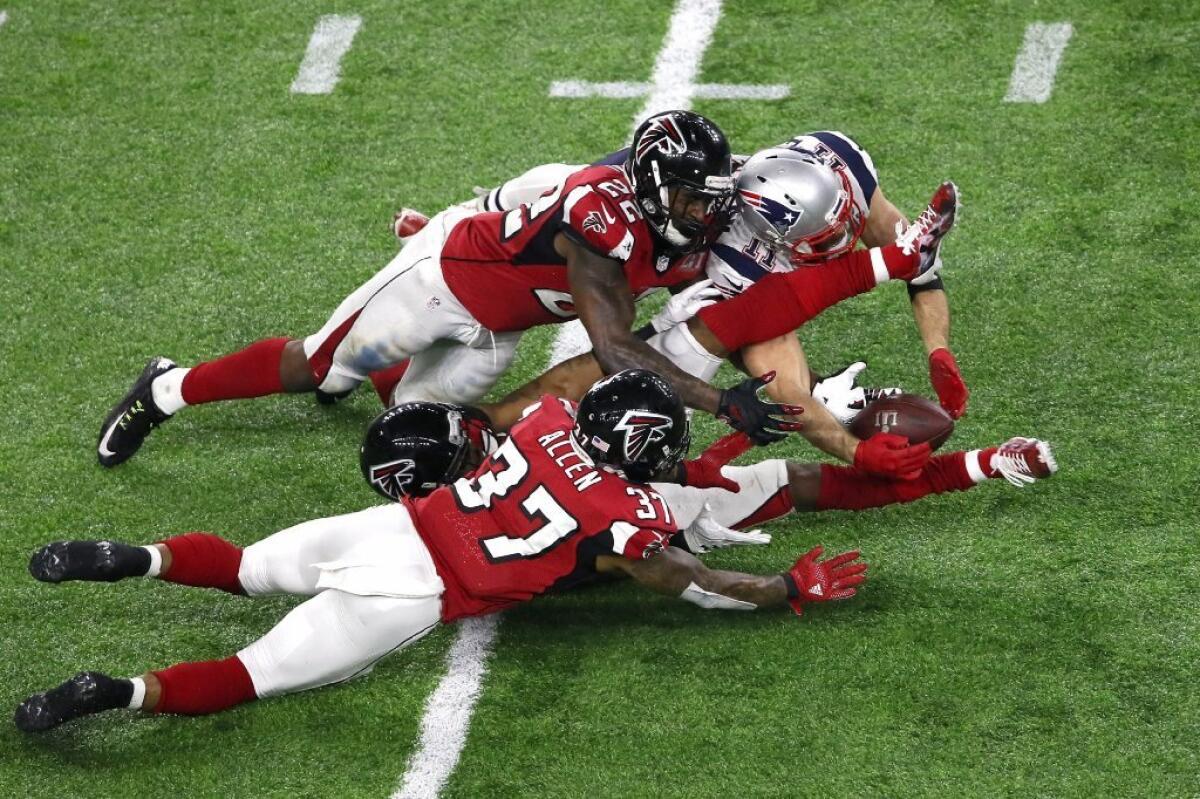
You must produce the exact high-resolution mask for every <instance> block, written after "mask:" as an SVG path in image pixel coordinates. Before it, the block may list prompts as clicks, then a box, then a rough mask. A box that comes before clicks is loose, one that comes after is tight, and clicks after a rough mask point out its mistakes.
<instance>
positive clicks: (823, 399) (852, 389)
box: [812, 361, 900, 424]
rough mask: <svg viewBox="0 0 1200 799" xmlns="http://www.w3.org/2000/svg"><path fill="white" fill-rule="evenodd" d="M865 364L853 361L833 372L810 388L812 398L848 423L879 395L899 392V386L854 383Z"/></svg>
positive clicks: (884, 395) (844, 422)
mask: <svg viewBox="0 0 1200 799" xmlns="http://www.w3.org/2000/svg"><path fill="white" fill-rule="evenodd" d="M866 368H867V364H866V363H865V362H863V361H855V362H854V363H852V364H850V365H849V366H847V367H846V368H845V369H843V370H842V371H840V372H835V373H834V374H832V375H830V376H829V377H827V378H825V379H824V380H822V381H820V382H819V383H817V384H816V385H815V386H813V388H812V395H813V398H814V399H816V400H817V401H818V402H820V403H821V404H822V405H824V406H825V407H826V408H827V409H828V410H829V412H830V413H832V414H833V415H834V417H835V418H836V419H837V420H838V421H839V422H841V423H842V424H850V423H851V422H853V421H854V419H855V417H857V416H858V413H859V411H861V410H862V409H863V408H865V407H866V406H867V404H868V403H870V402H873V401H874V400H877V399H879V398H880V397H890V396H893V395H895V394H899V393H900V389H899V387H892V388H864V387H862V386H856V385H854V383H855V381H856V380H858V376H859V375H860V374H861V373H862V371H863V370H864V369H866Z"/></svg>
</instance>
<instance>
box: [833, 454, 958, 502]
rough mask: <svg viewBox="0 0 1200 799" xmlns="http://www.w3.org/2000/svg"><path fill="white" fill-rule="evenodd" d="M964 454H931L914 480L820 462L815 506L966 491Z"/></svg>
mask: <svg viewBox="0 0 1200 799" xmlns="http://www.w3.org/2000/svg"><path fill="white" fill-rule="evenodd" d="M965 454H966V453H963V452H951V453H949V454H948V455H937V456H935V457H933V458H932V459H930V461H929V463H928V465H926V467H925V468H924V470H922V472H921V476H920V477H918V478H917V479H916V480H886V479H884V478H881V477H870V476H868V475H865V474H863V473H862V472H859V471H857V470H856V469H852V468H850V467H848V466H830V465H828V464H826V465H823V466H822V467H821V492H820V494H819V495H818V496H817V510H863V509H864V508H878V507H881V506H883V505H891V504H893V503H897V502H912V501H913V500H917V499H920V498H921V497H924V496H928V495H929V494H944V493H946V492H948V491H966V490H967V489H968V488H971V487H973V486H974V485H975V481H974V480H972V479H971V475H969V474H968V473H967V466H966V459H965V457H964V456H965Z"/></svg>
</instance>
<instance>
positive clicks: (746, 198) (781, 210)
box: [737, 147, 866, 266]
mask: <svg viewBox="0 0 1200 799" xmlns="http://www.w3.org/2000/svg"><path fill="white" fill-rule="evenodd" d="M737 199H738V205H739V208H740V210H741V213H742V218H743V219H745V220H746V224H747V225H748V226H749V227H750V231H751V232H752V233H753V234H754V236H755V237H756V238H758V239H760V240H761V241H763V242H764V243H765V244H767V245H768V246H770V247H771V248H772V249H774V250H776V251H778V252H784V253H787V255H788V258H789V260H790V261H791V262H792V264H794V265H796V266H804V265H811V264H815V263H820V262H821V261H825V260H828V259H830V258H835V257H837V256H839V255H843V254H844V253H847V252H849V251H850V250H852V249H854V245H855V244H857V243H858V238H859V236H861V235H862V231H863V226H864V225H865V224H866V209H863V208H860V207H859V206H858V203H856V202H855V201H854V193H853V191H852V190H851V188H850V176H849V175H848V174H847V172H846V168H845V166H844V165H842V164H841V163H840V162H834V161H830V160H824V159H821V158H819V157H817V156H814V155H812V154H810V153H801V152H797V151H795V150H790V149H787V148H785V147H771V148H769V149H766V150H760V151H759V152H757V153H755V154H754V155H752V156H751V157H750V159H749V160H747V161H746V164H745V165H744V166H743V167H742V171H741V173H740V174H739V175H738V180H737Z"/></svg>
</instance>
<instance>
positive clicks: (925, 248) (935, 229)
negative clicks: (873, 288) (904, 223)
mask: <svg viewBox="0 0 1200 799" xmlns="http://www.w3.org/2000/svg"><path fill="white" fill-rule="evenodd" d="M957 212H958V186H955V185H954V184H953V183H952V182H950V181H946V182H945V183H943V184H942V185H940V186H938V188H937V191H935V192H934V193H933V199H931V200H930V201H929V205H928V206H926V208H925V210H924V211H922V212H921V215H920V216H918V217H917V218H916V221H914V222H913V223H912V224H911V225H909V226H908V227H907V228H906V229H905V230H904V231H903V232H901V233H900V235H899V236H897V237H896V246H897V247H899V248H900V250H901V251H902V252H903V253H904V254H905V255H912V254H913V253H914V252H916V253H917V254H918V256H919V257H920V262H919V263H918V264H917V271H916V274H914V275H913V276H912V277H911V278H909V279H908V282H909V283H912V284H913V285H920V284H922V283H928V282H929V281H931V280H933V279H934V278H935V277H936V276H937V273H938V271H939V270H941V268H942V262H941V259H939V258H938V251H939V250H940V249H941V246H942V238H943V237H944V236H945V235H946V234H947V233H949V232H950V229H951V228H953V227H954V217H955V214H956V213H957Z"/></svg>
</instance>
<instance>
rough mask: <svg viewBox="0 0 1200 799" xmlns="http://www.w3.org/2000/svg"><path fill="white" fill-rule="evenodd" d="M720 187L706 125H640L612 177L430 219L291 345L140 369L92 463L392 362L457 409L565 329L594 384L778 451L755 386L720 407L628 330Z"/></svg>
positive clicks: (772, 421)
mask: <svg viewBox="0 0 1200 799" xmlns="http://www.w3.org/2000/svg"><path fill="white" fill-rule="evenodd" d="M732 187H733V183H732V178H731V177H730V152H729V145H728V143H727V142H726V141H725V137H724V135H723V134H722V133H721V131H720V130H719V129H718V128H717V126H716V125H714V124H713V123H712V122H710V121H709V120H707V119H705V118H704V117H702V116H699V115H698V114H693V113H691V112H688V111H669V112H665V113H662V114H659V115H657V116H654V117H651V118H650V119H649V120H647V121H646V122H645V123H643V124H642V125H641V127H639V128H638V130H637V131H636V132H635V134H634V139H633V143H632V147H631V150H630V155H629V159H628V162H627V163H626V164H624V165H621V166H598V167H589V168H586V169H583V170H581V171H579V172H577V173H575V174H573V175H571V176H570V177H568V178H567V180H565V181H564V182H562V183H560V184H558V185H556V186H555V187H554V188H553V189H551V190H550V191H549V192H548V193H546V194H545V195H544V196H542V197H541V198H539V199H538V200H537V201H536V202H534V203H532V204H530V205H522V206H519V207H517V208H515V209H513V210H511V211H508V212H506V213H484V214H473V213H472V212H469V211H467V210H465V209H462V208H451V209H448V210H446V211H444V212H442V213H441V214H439V215H438V216H436V217H434V218H433V219H432V220H431V221H430V222H429V224H428V225H427V226H425V228H424V229H423V230H422V231H421V232H420V233H418V234H416V235H415V236H414V237H413V238H412V240H411V241H410V242H409V243H408V245H407V246H405V247H404V248H403V250H402V251H401V252H400V253H399V255H397V256H396V258H395V259H393V260H392V262H391V263H390V264H388V265H387V266H386V267H384V268H383V269H382V270H380V271H379V272H378V273H376V274H375V276H374V277H372V278H371V279H370V280H368V281H367V282H366V283H364V284H363V285H362V286H360V287H359V288H358V289H357V290H356V291H355V292H354V293H352V294H351V295H350V296H349V297H347V298H346V299H345V300H344V301H343V302H342V304H341V305H340V306H339V307H338V308H337V310H336V311H334V313H333V315H332V316H331V317H330V318H329V320H328V321H327V322H326V323H325V326H324V327H322V328H321V330H320V331H318V332H317V333H315V334H313V335H311V336H308V337H307V338H304V339H287V338H273V339H264V340H262V341H259V342H256V343H254V344H252V345H250V346H249V347H248V348H246V349H244V350H242V351H240V352H237V353H234V354H232V355H228V356H225V357H223V358H219V359H217V360H215V361H209V362H206V363H202V364H199V365H198V366H195V367H193V368H190V369H189V368H181V367H178V366H176V365H175V363H174V362H172V361H170V360H168V359H166V358H155V359H152V360H151V361H150V363H149V364H148V365H147V366H146V368H145V369H144V370H143V372H142V374H141V376H140V377H139V378H138V380H137V381H136V382H135V383H134V385H133V387H132V388H131V389H130V391H129V392H128V393H127V394H126V395H125V397H124V398H122V400H121V401H120V402H118V403H117V404H116V405H115V406H114V407H113V408H112V410H111V411H110V413H109V414H108V416H107V418H106V419H105V421H104V423H103V425H102V426H101V429H100V436H99V441H98V443H97V455H98V458H99V461H100V463H101V465H103V466H116V465H117V464H120V463H123V462H124V461H125V460H127V459H129V458H130V457H132V455H133V454H134V453H135V452H137V450H138V448H139V447H140V446H141V445H142V442H143V441H144V440H145V438H146V436H147V435H148V434H149V433H150V431H151V430H153V429H154V428H155V427H156V426H158V425H160V424H161V423H162V422H164V421H166V420H167V419H168V418H170V416H171V415H173V414H174V413H177V412H178V411H179V410H180V409H182V408H184V407H186V406H187V405H194V404H199V403H206V402H213V401H218V400H229V399H239V398H251V397H259V396H263V395H267V394H278V393H283V392H302V391H320V392H322V394H323V395H325V396H337V395H343V394H345V393H347V392H349V391H351V390H352V389H354V388H355V387H356V386H357V385H358V384H359V383H360V382H362V381H363V380H365V379H366V377H367V375H368V374H369V373H370V372H372V371H376V370H379V369H384V368H386V367H389V366H392V365H394V364H397V363H400V362H402V361H405V360H408V361H409V366H408V370H409V376H410V377H411V378H412V379H413V380H414V381H415V382H417V383H419V384H420V385H421V386H422V387H423V388H422V390H423V392H424V395H423V396H421V397H419V398H420V399H427V400H441V401H451V402H472V401H475V400H477V399H479V398H480V397H481V396H483V394H484V393H485V392H486V391H487V390H488V389H489V388H491V386H492V384H493V383H494V382H495V380H496V378H497V377H498V376H499V375H500V373H501V372H503V371H504V369H506V368H507V367H508V365H509V363H511V361H512V358H513V357H514V355H515V352H516V346H517V341H518V339H519V338H520V336H521V333H522V332H523V331H525V330H527V329H528V328H530V327H533V326H535V325H542V324H550V323H554V322H562V321H564V320H566V319H570V318H573V317H574V316H576V315H578V316H579V318H580V319H581V320H582V322H583V324H584V327H585V328H586V329H587V331H588V335H589V336H590V337H591V340H592V345H593V348H594V351H595V354H596V359H597V361H598V362H599V364H600V366H601V368H602V370H603V371H604V372H605V373H606V374H611V373H613V372H616V371H619V370H621V369H626V368H631V367H649V368H652V369H654V370H656V371H658V372H661V373H662V374H663V375H664V376H665V377H666V378H667V379H669V380H670V381H671V382H672V383H673V384H674V385H675V386H676V387H677V389H678V390H679V392H680V395H681V397H682V398H683V401H684V402H685V404H687V405H688V406H689V407H692V408H696V409H699V410H703V411H706V412H708V413H712V414H716V415H719V416H721V417H722V418H725V419H727V420H728V421H729V422H730V424H732V425H733V426H734V427H736V428H737V429H739V430H745V431H746V432H748V433H750V434H751V435H752V436H754V437H755V438H756V440H760V441H764V442H765V441H768V440H775V439H777V438H781V437H782V435H783V433H784V432H786V431H790V430H795V429H798V428H799V427H800V425H799V423H797V422H794V421H785V420H782V419H780V418H778V416H780V415H783V414H794V413H798V412H799V411H797V410H796V409H794V408H791V407H790V406H786V405H779V404H775V403H770V402H766V401H764V400H762V399H760V398H759V396H758V393H757V390H758V389H759V388H761V386H762V385H764V382H763V381H749V380H748V381H745V382H744V383H742V384H740V385H739V386H736V387H734V388H731V389H729V390H726V391H721V390H719V389H717V388H714V387H713V386H711V385H709V384H708V383H707V382H706V381H703V380H699V379H697V378H694V377H691V376H690V375H687V374H685V373H684V372H683V371H681V370H679V369H678V368H676V367H675V366H673V365H672V364H671V362H670V361H669V360H668V359H667V358H666V357H664V356H663V355H662V354H660V353H659V352H657V351H656V350H654V349H653V348H651V347H650V346H649V345H647V344H646V342H644V341H642V340H640V339H639V338H637V337H636V336H634V334H633V331H632V330H631V329H630V328H631V325H632V322H633V318H634V300H635V298H637V297H639V296H641V295H643V294H644V293H646V292H647V291H649V290H651V289H654V288H657V287H663V286H671V285H675V284H678V283H683V282H687V281H689V280H691V279H693V278H694V277H695V276H696V275H695V272H694V271H693V270H691V269H689V268H687V265H686V263H685V264H676V263H675V262H673V261H672V257H673V256H676V255H678V254H680V253H683V252H688V251H692V250H696V249H700V248H703V247H704V246H706V245H707V244H708V243H710V242H711V240H712V239H713V238H715V236H716V235H717V233H718V232H719V229H720V226H721V224H722V220H723V215H724V210H725V209H726V208H727V207H728V205H729V201H730V199H731V195H732Z"/></svg>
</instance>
